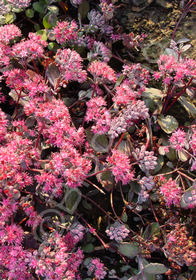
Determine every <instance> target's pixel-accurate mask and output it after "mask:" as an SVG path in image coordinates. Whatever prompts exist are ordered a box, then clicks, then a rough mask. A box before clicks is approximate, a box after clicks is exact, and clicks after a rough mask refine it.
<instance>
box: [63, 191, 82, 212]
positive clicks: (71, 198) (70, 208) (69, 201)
mask: <svg viewBox="0 0 196 280" xmlns="http://www.w3.org/2000/svg"><path fill="white" fill-rule="evenodd" d="M81 197H82V195H81V192H80V191H79V189H78V188H74V189H70V190H69V189H68V190H67V192H66V195H65V205H66V211H67V212H68V213H69V214H73V212H74V211H75V210H76V209H77V207H78V204H79V203H80V200H81Z"/></svg>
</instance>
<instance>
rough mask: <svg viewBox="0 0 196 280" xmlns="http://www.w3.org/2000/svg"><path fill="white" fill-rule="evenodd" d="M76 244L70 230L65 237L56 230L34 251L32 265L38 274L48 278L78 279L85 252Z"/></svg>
mask: <svg viewBox="0 0 196 280" xmlns="http://www.w3.org/2000/svg"><path fill="white" fill-rule="evenodd" d="M76 245H77V242H76V241H75V240H74V238H73V236H72V235H71V234H70V232H68V233H67V234H66V235H65V236H63V237H61V236H60V235H59V234H58V233H57V232H54V233H52V234H51V235H50V236H49V238H48V239H47V241H44V242H43V243H42V244H41V245H40V247H39V249H38V250H37V251H35V252H34V254H33V259H32V262H31V266H32V267H33V268H34V269H35V273H36V274H37V275H39V276H41V277H44V278H45V279H48V280H49V279H54V280H59V279H68V280H72V279H77V277H78V276H79V273H78V268H79V266H80V264H81V263H82V261H83V252H82V250H81V249H80V248H76Z"/></svg>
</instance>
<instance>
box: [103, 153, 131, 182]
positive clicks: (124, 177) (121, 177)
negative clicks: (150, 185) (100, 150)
mask: <svg viewBox="0 0 196 280" xmlns="http://www.w3.org/2000/svg"><path fill="white" fill-rule="evenodd" d="M107 161H108V163H109V164H111V169H112V174H113V175H114V177H115V180H116V182H118V181H122V183H123V184H124V185H126V184H127V183H129V182H130V181H131V180H133V178H134V171H131V164H130V160H129V158H128V156H127V155H126V154H124V153H122V152H120V151H118V150H112V156H108V157H107Z"/></svg>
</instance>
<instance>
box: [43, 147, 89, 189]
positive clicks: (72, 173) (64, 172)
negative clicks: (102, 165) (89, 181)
mask: <svg viewBox="0 0 196 280" xmlns="http://www.w3.org/2000/svg"><path fill="white" fill-rule="evenodd" d="M46 169H48V170H49V171H50V172H53V174H54V175H55V176H61V177H62V178H64V179H65V180H66V183H67V185H68V186H69V187H71V188H74V187H77V186H81V185H82V183H83V181H84V179H85V178H86V176H87V174H88V172H89V171H90V170H91V162H90V160H88V159H87V158H86V157H84V156H81V155H80V154H79V152H78V151H77V150H76V149H75V148H74V147H73V146H72V145H71V144H68V143H64V145H63V146H62V147H61V150H60V152H59V153H53V154H52V155H51V160H50V161H49V163H48V164H47V165H46Z"/></svg>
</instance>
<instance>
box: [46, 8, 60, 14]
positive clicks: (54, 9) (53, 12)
mask: <svg viewBox="0 0 196 280" xmlns="http://www.w3.org/2000/svg"><path fill="white" fill-rule="evenodd" d="M48 11H49V12H50V13H51V14H54V15H56V16H57V15H58V14H59V8H58V7H57V6H49V7H48Z"/></svg>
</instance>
